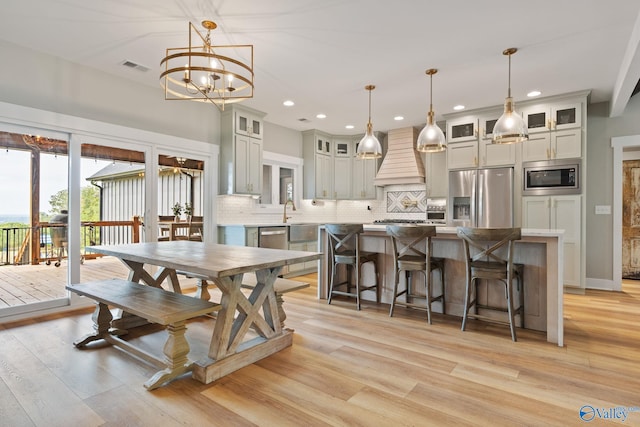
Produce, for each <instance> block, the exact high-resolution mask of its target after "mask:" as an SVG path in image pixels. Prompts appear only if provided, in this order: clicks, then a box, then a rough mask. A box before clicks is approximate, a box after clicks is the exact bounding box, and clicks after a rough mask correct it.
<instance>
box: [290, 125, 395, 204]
mask: <svg viewBox="0 0 640 427" xmlns="http://www.w3.org/2000/svg"><path fill="white" fill-rule="evenodd" d="M376 136H377V137H378V139H380V140H383V139H384V134H380V133H376ZM361 139H362V135H359V136H343V135H329V134H326V133H324V132H322V131H319V130H315V129H313V130H308V131H304V132H302V143H303V149H302V152H303V158H304V169H303V173H304V187H303V193H304V194H303V197H304V198H305V199H329V200H365V199H375V198H376V187H375V186H374V183H373V182H374V179H375V177H376V173H377V171H378V167H379V165H380V162H379V159H366V160H361V159H358V158H357V157H356V149H357V146H358V142H360V140H361Z"/></svg>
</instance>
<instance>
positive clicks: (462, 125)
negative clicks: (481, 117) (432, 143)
mask: <svg viewBox="0 0 640 427" xmlns="http://www.w3.org/2000/svg"><path fill="white" fill-rule="evenodd" d="M477 140H478V118H477V117H474V116H465V117H460V118H457V119H452V120H447V142H448V143H451V142H453V143H455V142H463V141H477Z"/></svg>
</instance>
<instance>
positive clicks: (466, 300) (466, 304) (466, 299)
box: [462, 279, 476, 331]
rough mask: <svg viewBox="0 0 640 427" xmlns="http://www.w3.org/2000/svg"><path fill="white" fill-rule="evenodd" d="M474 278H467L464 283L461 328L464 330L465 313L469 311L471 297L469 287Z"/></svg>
mask: <svg viewBox="0 0 640 427" xmlns="http://www.w3.org/2000/svg"><path fill="white" fill-rule="evenodd" d="M475 280H476V279H467V284H466V285H465V296H464V315H463V316H462V330H463V331H464V329H465V327H466V325H467V314H468V313H469V308H471V307H470V303H471V302H470V299H471V288H472V286H473V283H471V282H475Z"/></svg>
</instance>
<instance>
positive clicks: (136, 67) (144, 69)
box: [122, 60, 149, 72]
mask: <svg viewBox="0 0 640 427" xmlns="http://www.w3.org/2000/svg"><path fill="white" fill-rule="evenodd" d="M122 65H123V66H125V67H127V68H132V69H134V70H138V71H142V72H147V71H149V67H145V66H144V65H140V64H137V63H135V62H133V61H128V60H125V61H124V62H122Z"/></svg>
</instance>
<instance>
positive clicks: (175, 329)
mask: <svg viewBox="0 0 640 427" xmlns="http://www.w3.org/2000/svg"><path fill="white" fill-rule="evenodd" d="M186 330H187V327H186V326H185V322H184V321H182V322H176V323H173V324H170V325H168V326H167V333H168V335H169V336H168V337H167V342H166V343H165V344H164V356H165V357H164V362H165V364H166V365H167V368H166V369H163V370H162V371H158V372H156V373H155V375H154V376H153V377H151V378H150V379H149V380H148V381H147V382H145V383H144V386H145V388H146V389H147V390H153V389H155V388H158V387H160V386H161V385H162V384H164V383H165V382H167V381H169V380H172V379H174V378H176V377H178V376H180V375H182V374H184V373H185V372H189V371H191V370H192V369H193V363H192V362H190V361H189V359H188V357H187V355H188V354H189V343H188V342H187V339H186V337H185V335H184V333H185V331H186Z"/></svg>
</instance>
